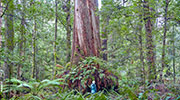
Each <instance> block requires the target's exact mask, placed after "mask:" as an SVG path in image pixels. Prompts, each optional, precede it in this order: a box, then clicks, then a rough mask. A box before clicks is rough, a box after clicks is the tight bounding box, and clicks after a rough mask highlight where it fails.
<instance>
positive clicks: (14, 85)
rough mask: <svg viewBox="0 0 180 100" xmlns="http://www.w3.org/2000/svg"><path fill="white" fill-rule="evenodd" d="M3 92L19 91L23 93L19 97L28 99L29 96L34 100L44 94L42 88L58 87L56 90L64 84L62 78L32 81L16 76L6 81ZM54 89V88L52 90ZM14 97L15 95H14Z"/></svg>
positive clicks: (39, 99)
mask: <svg viewBox="0 0 180 100" xmlns="http://www.w3.org/2000/svg"><path fill="white" fill-rule="evenodd" d="M6 84H7V85H5V87H4V91H3V93H7V92H9V91H14V92H15V93H17V92H20V93H21V94H24V95H23V96H22V97H20V98H21V99H25V100H28V99H30V98H34V99H35V100H37V99H38V100H41V96H45V95H44V94H43V93H45V92H44V90H49V89H50V90H51V89H56V88H57V89H58V91H61V90H62V87H61V85H65V83H64V82H63V79H55V80H48V79H45V80H42V81H40V82H36V81H32V82H29V83H27V82H23V81H20V80H18V79H16V78H12V79H11V80H7V81H6ZM53 91H54V90H53ZM14 98H16V96H15V97H14Z"/></svg>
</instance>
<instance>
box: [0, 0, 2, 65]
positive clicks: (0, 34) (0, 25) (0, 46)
mask: <svg viewBox="0 0 180 100" xmlns="http://www.w3.org/2000/svg"><path fill="white" fill-rule="evenodd" d="M1 6H2V4H1V0H0V15H2V7H1ZM1 28H2V18H1V17H0V49H1V48H2V33H1ZM0 60H1V58H0ZM0 68H1V62H0Z"/></svg>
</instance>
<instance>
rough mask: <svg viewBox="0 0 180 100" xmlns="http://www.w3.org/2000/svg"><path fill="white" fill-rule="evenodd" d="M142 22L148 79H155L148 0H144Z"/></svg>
mask: <svg viewBox="0 0 180 100" xmlns="http://www.w3.org/2000/svg"><path fill="white" fill-rule="evenodd" d="M143 7H144V22H145V30H146V49H147V52H146V55H147V58H146V60H147V65H148V69H149V72H148V79H149V81H151V80H153V79H155V76H156V68H155V60H154V55H155V54H154V45H153V37H152V23H151V10H150V7H149V2H148V0H144V5H143Z"/></svg>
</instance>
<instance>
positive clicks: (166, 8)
mask: <svg viewBox="0 0 180 100" xmlns="http://www.w3.org/2000/svg"><path fill="white" fill-rule="evenodd" d="M165 1H166V5H165V9H164V12H165V16H164V34H163V48H162V63H161V64H162V67H161V73H160V81H161V82H162V81H163V70H164V67H165V48H166V33H167V21H168V20H167V12H168V5H169V0H165Z"/></svg>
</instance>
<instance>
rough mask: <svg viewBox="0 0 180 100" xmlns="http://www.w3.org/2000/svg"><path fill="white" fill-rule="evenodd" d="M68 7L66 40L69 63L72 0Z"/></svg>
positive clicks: (68, 0)
mask: <svg viewBox="0 0 180 100" xmlns="http://www.w3.org/2000/svg"><path fill="white" fill-rule="evenodd" d="M66 2H67V4H66V5H67V6H66V9H67V11H66V13H67V16H66V22H67V28H66V31H67V33H66V34H67V35H66V36H67V37H66V40H67V62H69V61H70V58H71V12H70V9H71V0H67V1H66Z"/></svg>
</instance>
